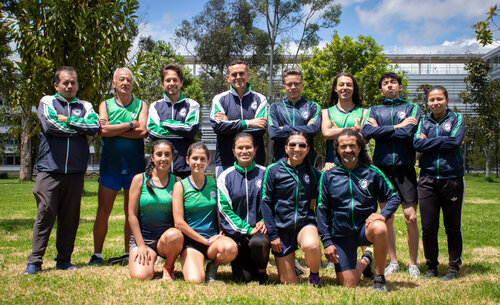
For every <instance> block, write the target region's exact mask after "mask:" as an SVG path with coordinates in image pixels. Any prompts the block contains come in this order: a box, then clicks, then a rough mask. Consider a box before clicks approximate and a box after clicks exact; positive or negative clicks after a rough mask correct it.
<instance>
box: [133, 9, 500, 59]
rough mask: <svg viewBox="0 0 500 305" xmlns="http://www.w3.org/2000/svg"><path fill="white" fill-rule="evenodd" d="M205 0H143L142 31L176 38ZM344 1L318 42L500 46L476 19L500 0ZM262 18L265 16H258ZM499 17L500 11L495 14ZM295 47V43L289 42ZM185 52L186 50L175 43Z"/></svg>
mask: <svg viewBox="0 0 500 305" xmlns="http://www.w3.org/2000/svg"><path fill="white" fill-rule="evenodd" d="M205 3H206V1H203V0H183V1H175V0H139V5H140V8H139V11H138V15H139V19H140V33H139V36H149V35H151V37H152V38H153V39H154V40H164V41H167V42H173V38H174V30H175V28H176V27H178V26H179V25H180V23H181V22H182V20H184V19H187V20H190V21H191V19H192V18H193V17H194V16H196V15H197V14H199V13H200V12H201V11H202V10H203V7H204V6H205ZM337 3H340V4H341V5H342V15H341V16H340V23H339V25H337V26H336V27H335V28H332V29H327V30H322V31H321V32H320V37H321V43H320V47H321V46H324V45H325V44H326V43H328V42H329V41H331V37H332V35H333V33H334V31H337V32H338V33H339V35H340V36H341V37H344V36H351V37H357V36H358V35H365V36H372V37H373V38H374V39H375V41H376V42H377V43H378V44H381V45H382V46H383V47H384V52H385V53H386V54H457V53H458V54H463V53H466V52H470V53H486V52H488V51H490V50H491V49H493V48H495V47H498V46H500V33H499V32H498V31H497V32H496V33H495V39H496V40H497V41H496V43H494V44H493V45H492V46H488V47H486V48H483V47H480V46H479V44H477V42H476V40H475V38H474V30H473V29H472V28H471V26H472V24H473V23H474V22H476V21H479V20H484V19H485V18H486V12H487V11H489V8H490V6H492V5H494V4H496V3H497V0H381V1H373V0H337ZM260 22H261V23H262V21H260ZM497 22H500V16H498V17H497ZM290 48H291V49H292V50H291V51H292V52H293V51H294V50H293V48H294V46H293V45H292V46H291V47H290ZM176 51H177V52H178V53H180V54H182V55H185V54H186V51H185V50H184V49H182V48H178V49H176Z"/></svg>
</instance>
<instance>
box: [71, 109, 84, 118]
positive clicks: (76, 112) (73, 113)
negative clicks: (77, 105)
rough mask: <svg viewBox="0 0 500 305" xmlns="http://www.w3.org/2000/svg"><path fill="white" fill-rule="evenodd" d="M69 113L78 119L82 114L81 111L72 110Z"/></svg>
mask: <svg viewBox="0 0 500 305" xmlns="http://www.w3.org/2000/svg"><path fill="white" fill-rule="evenodd" d="M71 113H72V116H77V117H79V116H80V114H82V111H81V110H80V109H73V110H72V111H71Z"/></svg>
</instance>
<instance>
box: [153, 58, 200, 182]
mask: <svg viewBox="0 0 500 305" xmlns="http://www.w3.org/2000/svg"><path fill="white" fill-rule="evenodd" d="M183 82H184V73H183V72H182V67H181V66H179V65H176V64H168V65H166V66H165V67H164V68H163V70H162V71H161V84H162V87H163V89H164V90H165V94H164V96H163V99H161V100H158V101H156V102H154V103H152V104H151V107H150V108H149V118H148V134H149V137H150V138H151V139H152V140H153V141H154V140H157V139H167V140H169V141H170V142H172V145H173V146H174V160H173V162H172V168H171V169H170V171H171V172H172V173H173V174H174V175H176V176H179V177H181V178H186V177H187V176H189V174H190V173H191V170H190V168H189V166H188V165H187V164H186V155H187V150H188V148H189V145H191V144H192V143H194V137H195V135H196V133H197V132H198V130H199V129H200V105H199V104H198V103H197V102H196V101H195V100H192V99H190V98H187V97H185V96H184V95H183V94H181V88H182V85H183Z"/></svg>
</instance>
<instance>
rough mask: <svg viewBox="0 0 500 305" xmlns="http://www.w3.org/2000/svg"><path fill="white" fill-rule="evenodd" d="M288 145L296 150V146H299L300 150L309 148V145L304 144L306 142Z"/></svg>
mask: <svg viewBox="0 0 500 305" xmlns="http://www.w3.org/2000/svg"><path fill="white" fill-rule="evenodd" d="M287 145H288V147H290V148H295V147H296V146H299V148H301V149H306V148H307V143H304V142H301V143H294V142H290V143H288V144H287Z"/></svg>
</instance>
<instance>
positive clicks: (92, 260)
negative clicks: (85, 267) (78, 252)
mask: <svg viewBox="0 0 500 305" xmlns="http://www.w3.org/2000/svg"><path fill="white" fill-rule="evenodd" d="M102 264H104V260H103V259H102V257H97V256H96V255H95V254H93V255H92V257H91V258H90V261H89V266H94V265H102Z"/></svg>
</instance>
